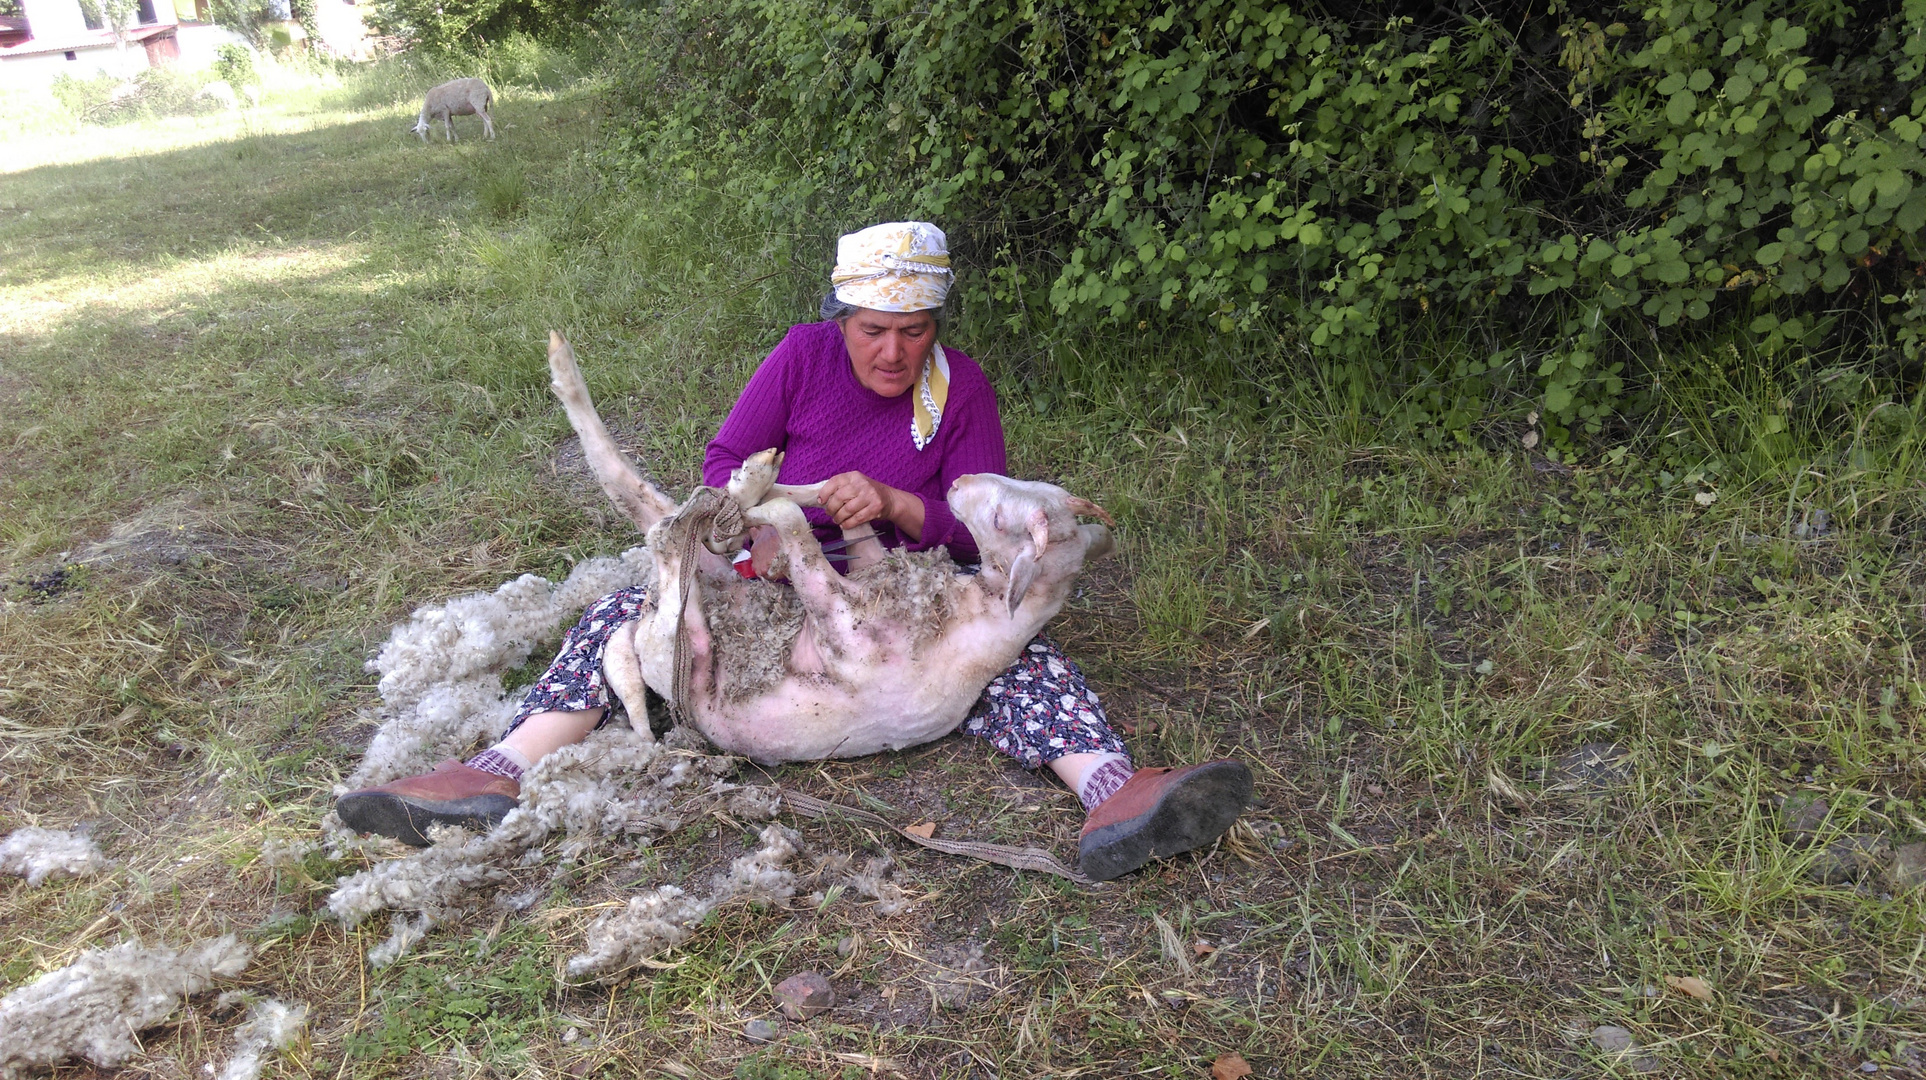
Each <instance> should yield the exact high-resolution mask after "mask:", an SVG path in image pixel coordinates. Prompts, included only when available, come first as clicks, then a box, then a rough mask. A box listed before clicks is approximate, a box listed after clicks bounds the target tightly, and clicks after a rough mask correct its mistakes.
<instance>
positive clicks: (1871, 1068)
mask: <svg viewBox="0 0 1926 1080" xmlns="http://www.w3.org/2000/svg"><path fill="white" fill-rule="evenodd" d="M1859 1071H1860V1072H1878V1071H1879V1063H1878V1062H1877V1061H1862V1062H1860V1063H1859Z"/></svg>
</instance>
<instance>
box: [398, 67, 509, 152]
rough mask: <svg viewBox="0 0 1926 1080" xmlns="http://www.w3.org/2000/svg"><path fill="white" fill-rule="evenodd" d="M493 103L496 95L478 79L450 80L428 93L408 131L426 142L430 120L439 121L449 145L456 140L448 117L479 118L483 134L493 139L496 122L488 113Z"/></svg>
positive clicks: (452, 124)
mask: <svg viewBox="0 0 1926 1080" xmlns="http://www.w3.org/2000/svg"><path fill="white" fill-rule="evenodd" d="M494 104H495V92H494V91H493V90H490V89H489V88H488V84H487V83H485V82H483V81H481V80H480V79H452V80H450V81H448V82H445V83H442V84H441V85H440V86H437V87H435V88H434V89H432V90H430V91H428V96H427V98H425V99H424V100H423V101H422V103H421V115H420V116H419V117H418V118H416V120H415V126H414V127H413V128H412V129H411V130H413V131H414V133H415V134H417V135H419V136H421V141H422V142H427V141H428V124H429V122H430V121H432V120H437V119H438V120H440V121H441V129H442V131H443V132H445V133H446V134H447V136H448V141H449V142H454V141H455V125H454V123H453V122H452V121H450V120H449V119H448V118H449V117H451V116H479V117H481V122H482V134H483V135H485V136H487V137H488V138H491V139H492V138H494V137H495V120H494V118H493V117H491V116H489V114H488V110H489V109H490V108H491V107H493V106H494Z"/></svg>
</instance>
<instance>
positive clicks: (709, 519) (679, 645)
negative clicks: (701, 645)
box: [669, 487, 749, 718]
mask: <svg viewBox="0 0 1926 1080" xmlns="http://www.w3.org/2000/svg"><path fill="white" fill-rule="evenodd" d="M748 527H749V526H748V522H747V521H746V520H745V519H744V518H743V510H742V504H741V503H739V502H737V501H736V500H735V499H733V498H730V496H729V493H728V492H726V491H723V490H722V489H721V488H712V487H699V488H697V489H696V490H695V494H693V495H690V496H689V501H687V502H685V503H683V504H682V507H681V509H679V510H677V511H676V514H675V520H674V521H672V522H670V543H671V544H673V545H674V546H675V549H676V554H677V555H678V556H679V557H680V559H681V567H682V588H681V591H680V597H679V599H680V605H679V606H678V607H677V608H676V612H675V685H674V687H673V688H672V690H671V692H670V698H669V708H670V709H671V710H673V711H674V713H675V715H676V716H677V718H682V717H686V716H687V715H688V709H689V680H690V679H691V678H693V677H694V672H693V671H691V670H690V669H691V668H693V667H694V662H693V660H692V658H691V657H690V656H689V628H688V625H687V624H686V623H685V622H683V618H682V616H683V613H684V612H685V611H687V610H688V607H689V596H690V591H691V590H693V589H694V588H696V569H697V566H696V561H697V559H699V558H700V553H699V552H698V551H697V550H696V545H697V544H699V543H701V542H702V533H703V531H704V530H705V529H706V530H707V533H708V539H710V540H712V541H715V542H718V543H720V542H724V541H728V540H733V539H734V538H736V537H738V536H741V535H742V534H743V532H745V531H746V530H747V529H748Z"/></svg>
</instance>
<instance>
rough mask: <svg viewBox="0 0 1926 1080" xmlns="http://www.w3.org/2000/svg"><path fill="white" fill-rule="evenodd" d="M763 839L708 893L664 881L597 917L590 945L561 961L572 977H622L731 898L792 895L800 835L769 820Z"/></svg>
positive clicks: (678, 939) (767, 899)
mask: <svg viewBox="0 0 1926 1080" xmlns="http://www.w3.org/2000/svg"><path fill="white" fill-rule="evenodd" d="M759 839H760V840H761V843H762V846H760V847H758V848H757V849H756V850H755V851H753V852H750V853H749V854H747V855H744V856H742V857H741V858H739V859H737V860H736V861H735V862H734V863H732V864H730V867H729V872H728V873H726V874H719V875H717V877H716V880H715V887H714V891H713V892H711V893H710V895H709V896H708V897H706V898H696V897H692V896H690V895H689V894H688V893H685V892H683V891H682V890H681V889H678V888H676V887H675V886H673V885H662V886H659V887H657V888H655V889H653V890H651V891H649V892H646V893H643V894H642V895H640V896H636V897H631V898H630V899H629V902H628V905H627V906H626V907H624V908H623V909H622V910H621V911H615V912H610V913H609V914H607V915H603V916H601V917H600V918H598V919H596V920H595V922H594V923H592V924H590V926H589V929H588V934H587V940H586V941H585V943H584V944H585V945H586V948H585V949H584V950H583V951H582V952H580V953H577V954H576V955H574V956H571V957H569V959H568V962H567V963H566V964H565V965H563V972H564V973H565V976H566V977H567V978H568V979H569V980H570V981H572V982H580V981H583V980H588V979H593V980H595V981H597V982H600V983H603V984H612V983H616V982H620V981H621V980H622V979H624V978H626V977H627V976H628V973H629V972H631V971H634V970H635V969H636V968H637V967H639V966H641V965H642V963H643V962H644V961H646V960H648V959H649V958H650V957H653V956H656V955H657V954H659V953H663V952H667V951H668V950H670V949H672V948H674V947H676V946H677V945H680V944H681V943H682V942H684V941H686V940H687V939H688V937H689V935H690V934H691V933H693V932H694V928H695V925H696V924H697V923H699V922H701V921H702V920H703V919H705V918H707V917H708V915H709V913H710V912H711V911H714V910H715V909H716V908H718V907H720V906H721V905H723V904H725V903H728V902H729V901H731V900H737V899H742V900H748V901H750V902H752V903H758V902H775V901H778V900H785V899H788V898H789V897H791V896H794V895H795V893H796V875H795V874H794V873H793V872H792V871H791V870H790V869H789V866H788V864H789V863H790V862H792V861H793V860H794V859H795V858H796V856H797V855H799V854H801V851H802V837H801V836H799V835H797V833H796V832H795V831H794V830H792V829H787V828H784V827H783V826H781V825H769V826H767V827H765V828H764V829H763V830H762V833H761V835H760V837H759Z"/></svg>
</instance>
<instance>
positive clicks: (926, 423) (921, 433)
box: [910, 342, 950, 450]
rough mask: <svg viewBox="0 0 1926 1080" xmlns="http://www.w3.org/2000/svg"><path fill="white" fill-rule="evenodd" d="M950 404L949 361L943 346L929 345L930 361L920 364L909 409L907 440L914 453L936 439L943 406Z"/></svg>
mask: <svg viewBox="0 0 1926 1080" xmlns="http://www.w3.org/2000/svg"><path fill="white" fill-rule="evenodd" d="M949 401H950V358H949V357H948V356H947V355H945V354H944V352H943V344H942V343H941V342H937V343H935V344H933V345H931V346H930V358H929V360H927V361H925V362H924V364H923V378H922V380H921V381H920V382H918V383H917V386H916V400H915V401H914V402H912V403H911V409H910V439H911V441H913V442H915V443H916V448H917V449H918V450H921V449H923V448H924V447H926V446H928V445H929V444H930V440H931V439H934V438H936V429H937V428H938V427H939V426H941V424H942V423H943V406H945V405H947V404H949Z"/></svg>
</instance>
